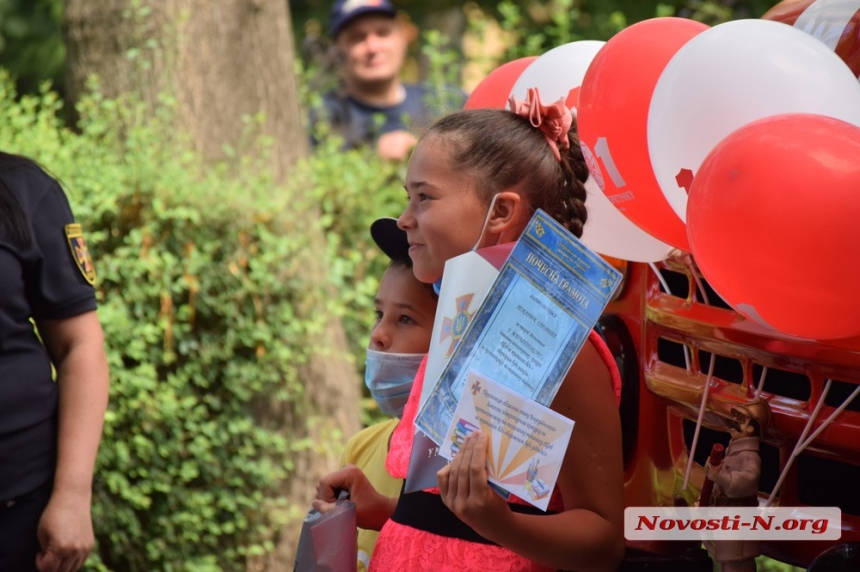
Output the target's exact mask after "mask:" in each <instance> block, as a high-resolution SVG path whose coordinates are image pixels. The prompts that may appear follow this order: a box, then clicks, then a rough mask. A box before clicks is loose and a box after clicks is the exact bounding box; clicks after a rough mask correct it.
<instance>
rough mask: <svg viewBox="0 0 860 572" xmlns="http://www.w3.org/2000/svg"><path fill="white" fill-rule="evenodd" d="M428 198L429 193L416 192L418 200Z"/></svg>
mask: <svg viewBox="0 0 860 572" xmlns="http://www.w3.org/2000/svg"><path fill="white" fill-rule="evenodd" d="M429 199H430V195H428V194H425V193H418V200H419V201H426V200H429Z"/></svg>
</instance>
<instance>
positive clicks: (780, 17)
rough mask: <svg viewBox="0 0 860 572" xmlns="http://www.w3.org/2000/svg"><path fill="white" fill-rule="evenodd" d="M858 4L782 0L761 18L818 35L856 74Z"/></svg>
mask: <svg viewBox="0 0 860 572" xmlns="http://www.w3.org/2000/svg"><path fill="white" fill-rule="evenodd" d="M858 8H860V7H858V6H857V4H856V3H854V2H846V1H845V0H783V2H780V3H779V4H777V5H776V6H774V7H773V8H771V9H770V10H768V11H767V12H765V13H764V16H762V18H763V19H764V20H773V21H775V22H782V23H783V24H788V25H790V26H795V27H796V28H799V29H801V30H803V31H804V32H808V33H809V34H811V35H812V36H814V37H816V38H818V39H819V40H821V41H822V42H824V43H825V44H827V45H828V46H830V48H831V49H832V50H833V51H834V52H836V55H837V56H839V57H840V58H842V61H844V62H845V63H846V64H847V65H848V67H849V68H851V71H852V72H854V75H855V76H857V77H860V9H858Z"/></svg>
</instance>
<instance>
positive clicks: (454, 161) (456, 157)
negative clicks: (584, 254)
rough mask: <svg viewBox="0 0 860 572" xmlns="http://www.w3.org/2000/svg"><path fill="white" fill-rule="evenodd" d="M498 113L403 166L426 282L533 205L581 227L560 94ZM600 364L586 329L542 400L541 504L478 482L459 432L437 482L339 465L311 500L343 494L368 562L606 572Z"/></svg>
mask: <svg viewBox="0 0 860 572" xmlns="http://www.w3.org/2000/svg"><path fill="white" fill-rule="evenodd" d="M511 104H512V105H511V107H512V111H503V110H493V109H479V110H467V111H461V112H458V113H455V114H453V115H449V116H446V117H444V118H442V119H440V120H439V121H437V122H436V123H435V124H434V125H433V126H432V127H431V128H430V130H429V131H428V132H427V133H426V134H425V135H424V136H423V137H422V138H421V139H420V140H419V142H418V145H417V146H416V148H415V150H414V152H413V154H412V157H411V159H410V161H409V167H408V170H407V175H406V185H405V186H406V192H407V195H408V199H409V204H408V206H407V207H406V210H405V211H404V212H403V214H402V215H400V217H399V219H398V225H399V226H400V228H402V229H403V230H405V231H406V234H407V237H408V240H409V244H410V248H409V255H410V257H411V258H412V262H413V271H414V273H415V276H416V277H417V278H418V279H419V280H420V281H422V282H427V283H435V282H438V281H439V280H440V279H441V277H442V271H443V268H444V265H445V261H446V260H448V259H450V258H453V257H455V256H458V255H460V254H463V253H464V252H467V251H469V250H470V249H472V247H473V246H474V245H476V244H477V246H478V247H479V248H483V247H487V246H493V245H496V244H504V243H509V242H513V241H516V240H517V239H518V238H519V236H520V234H521V233H522V232H523V230H524V229H525V227H526V225H527V224H528V222H529V220H530V219H531V216H532V214H533V213H534V211H535V210H536V209H537V208H541V209H543V210H544V211H546V212H547V213H548V214H549V215H551V216H553V217H554V218H555V219H556V220H558V221H559V222H560V223H561V224H563V225H564V226H565V227H566V228H568V229H569V230H570V231H571V232H572V233H573V234H575V235H577V236H579V235H581V233H582V228H583V225H584V223H585V218H586V209H585V196H586V194H585V188H584V186H583V183H584V181H585V180H586V179H587V177H588V169H587V167H586V165H585V161H584V160H583V156H582V152H581V151H580V148H579V142H578V138H577V135H576V132H575V128H574V126H573V120H572V117H571V115H570V112H569V111H568V110H567V109H566V108H565V107H564V103H563V100H561V101H559V102H557V103H556V104H554V105H551V106H546V105H543V104H542V103H541V102H540V98H539V96H538V93H537V90H530V91H529V97H528V99H527V100H526V101H515V100H512V102H511ZM423 376H424V368H423V367H422V368H421V369H419V371H418V374H417V376H416V379H415V383H414V384H413V387H412V393H411V395H410V398H409V401H408V402H407V405H406V408H405V410H404V414H403V418H402V421H401V423H400V425H399V426H398V428H397V430H396V431H395V433H394V435H393V436H392V438H391V443H390V447H389V457H388V460H387V468H388V471H389V473H391V474H392V475H393V476H395V477H404V476H405V475H406V471H407V468H408V465H409V455H410V451H411V447H412V437H413V434H414V419H415V416H416V414H417V409H418V401H419V399H420V395H421V388H422V386H423V381H424V379H423ZM615 376H617V369H615V365H614V362H612V360H611V357H610V356H609V355H608V350H606V347H605V345H603V344H602V342H601V340H600V339H599V337H598V336H597V335H596V334H592V335H591V336H590V337H589V340H588V342H587V343H586V344H585V346H584V347H583V349H582V351H581V352H580V353H579V355H578V356H577V358H576V360H575V361H574V363H573V365H572V366H571V368H570V370H569V372H568V374H567V377H566V378H565V381H564V383H563V384H562V386H561V389H560V390H559V392H558V394H557V395H556V397H555V399H554V401H553V403H552V409H554V410H555V411H557V412H559V413H561V414H562V415H564V416H566V417H568V418H570V419H573V420H574V421H575V422H576V427H575V430H574V431H573V433H572V435H571V439H570V444H569V446H568V449H567V451H566V453H565V457H564V461H563V464H562V467H561V470H560V473H559V477H558V481H557V483H556V489H555V490H554V491H553V495H552V500H551V501H550V504H549V510H548V511H547V512H546V513H543V512H541V511H539V510H537V509H534V507H531V506H529V505H526V503H525V501H520V500H519V499H516V498H515V497H511V499H510V500H509V501H508V502H506V501H505V500H503V499H502V498H501V497H500V496H498V495H497V494H496V493H495V492H493V490H492V489H491V488H490V487H489V485H488V483H487V470H486V462H487V461H486V459H487V447H488V440H487V438H486V436H484V435H481V434H480V433H479V432H476V433H473V434H472V435H470V436H469V437H467V439H466V441H465V443H464V445H463V447H462V448H461V450H460V452H459V453H458V454H457V456H456V457H455V458H454V460H453V461H452V462H451V463H450V464H449V465H447V466H446V467H445V468H443V469H442V470H441V471H439V473H437V479H438V485H439V486H438V488H437V489H429V490H427V491H417V492H415V493H408V494H401V495H400V498H399V499H391V498H388V497H384V496H382V495H379V494H378V493H376V491H374V490H373V488H372V487H371V486H370V485H369V483H368V482H367V479H366V478H365V477H364V475H363V474H362V473H361V471H359V470H358V469H357V468H355V467H351V466H347V467H345V468H343V469H341V470H339V471H336V472H334V473H331V474H330V475H326V476H325V477H323V478H322V479H321V481H320V483H319V486H318V487H317V499H318V500H317V501H315V503H314V504H315V506H316V507H317V508H318V509H320V510H323V511H325V510H326V509H328V507H329V503H331V502H332V501H333V500H334V498H335V496H336V491H337V490H340V489H348V490H349V492H350V498H351V499H352V500H353V501H355V502H356V509H357V517H358V526H359V527H362V528H379V527H381V528H382V530H381V533H380V536H379V539H378V541H377V545H376V549H375V551H374V554H373V556H372V558H371V562H370V570H371V572H374V571H388V570H398V571H400V570H433V571H448V570H450V571H454V570H457V571H462V570H494V571H538V570H541V571H542V570H557V569H564V570H581V571H584V570H615V569H616V568H617V566H618V564H619V563H620V561H621V558H622V555H623V552H624V536H623V503H622V488H623V463H622V455H621V430H620V421H619V416H618V412H617V408H616V401H615V397H614V395H613V392H612V382H613V380H614V379H615Z"/></svg>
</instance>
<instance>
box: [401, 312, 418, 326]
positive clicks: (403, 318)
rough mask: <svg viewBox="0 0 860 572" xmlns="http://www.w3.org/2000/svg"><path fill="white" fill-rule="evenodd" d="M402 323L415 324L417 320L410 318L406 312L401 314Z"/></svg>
mask: <svg viewBox="0 0 860 572" xmlns="http://www.w3.org/2000/svg"><path fill="white" fill-rule="evenodd" d="M400 323H401V324H414V323H415V320H413V319H412V318H410V317H409V316H407V315H405V314H404V315H402V316H400Z"/></svg>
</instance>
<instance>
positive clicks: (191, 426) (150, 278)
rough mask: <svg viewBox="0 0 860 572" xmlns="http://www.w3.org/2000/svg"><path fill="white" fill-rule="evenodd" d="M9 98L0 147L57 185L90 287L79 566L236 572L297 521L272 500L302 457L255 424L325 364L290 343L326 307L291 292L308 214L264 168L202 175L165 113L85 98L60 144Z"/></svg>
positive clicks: (311, 291)
mask: <svg viewBox="0 0 860 572" xmlns="http://www.w3.org/2000/svg"><path fill="white" fill-rule="evenodd" d="M15 99H16V94H15V92H14V89H13V87H12V83H11V81H10V79H9V77H8V76H7V75H5V73H4V75H2V76H0V148H2V149H4V150H7V151H11V152H15V153H21V154H25V155H29V156H32V157H34V158H35V159H36V160H38V161H39V162H40V163H42V164H43V165H45V166H46V167H47V168H48V169H49V170H50V171H51V172H52V173H53V174H54V175H55V176H57V177H58V178H60V179H61V180H62V181H63V183H64V186H65V188H66V189H67V192H68V195H69V198H70V201H71V203H72V205H73V208H74V210H75V212H76V215H77V218H78V219H79V220H80V221H81V222H82V223H83V225H84V228H85V233H86V238H87V240H88V243H89V245H90V250H91V251H92V253H93V256H94V259H95V260H96V269H97V272H98V276H99V278H98V283H97V288H98V298H99V306H100V308H99V317H100V319H101V321H102V324H103V327H104V330H105V336H106V347H107V351H108V359H109V363H110V367H111V401H110V406H109V410H108V412H107V415H106V419H105V430H104V438H103V442H102V446H101V448H100V451H99V457H98V462H97V472H96V481H95V486H94V509H93V510H94V521H95V528H96V533H97V537H98V538H97V540H98V547H97V552H96V554H95V555H94V556H93V558H91V560H90V564H89V569H91V570H114V571H117V572H119V571H122V572H135V571H151V570H165V571H189V572H190V571H192V570H195V571H201V570H244V567H245V557H246V555H249V554H259V553H263V552H265V551H266V550H268V549H269V548H270V546H271V544H270V540H271V538H272V537H273V535H274V532H275V531H277V530H279V528H280V524H281V522H282V521H283V518H284V516H285V515H286V513H287V511H288V510H290V509H292V511H293V512H294V513H295V512H296V510H297V507H287V506H284V503H283V502H282V501H279V500H276V499H277V494H278V491H279V486H280V485H281V484H282V483H283V482H284V480H286V479H289V477H290V474H291V471H292V469H293V467H292V464H291V453H292V452H293V451H294V450H295V449H297V448H299V447H306V446H307V445H308V444H307V443H304V442H302V441H300V440H299V439H294V438H292V437H291V436H292V435H293V433H292V432H291V431H290V428H289V427H286V426H279V425H280V424H278V423H269V424H267V425H265V426H263V425H262V424H261V422H260V419H261V417H260V415H258V414H259V412H261V411H269V410H273V409H275V410H277V409H281V410H283V411H284V412H286V418H287V420H289V416H290V414H291V413H293V412H295V411H296V409H297V408H298V407H300V405H299V398H300V397H301V395H302V387H301V383H300V381H301V380H299V379H298V377H297V374H298V366H299V365H301V364H302V363H305V362H306V361H307V359H308V356H309V353H310V352H311V351H325V349H324V348H308V347H307V344H306V339H307V334H308V332H309V331H310V330H311V329H314V328H319V327H320V326H321V324H322V321H323V317H324V316H326V315H327V314H328V313H329V311H331V310H332V309H333V306H336V305H337V304H338V301H337V300H334V301H332V300H326V299H325V298H323V297H322V295H321V294H322V292H323V290H324V287H322V286H324V285H321V284H320V283H319V282H316V283H313V282H310V281H308V280H306V279H303V278H302V276H303V268H304V267H305V266H306V265H307V262H308V261H309V256H313V255H316V256H319V253H316V254H314V253H312V251H311V249H310V245H309V243H308V240H307V237H309V236H311V235H313V233H314V232H317V230H316V229H315V227H313V225H314V224H316V217H314V216H307V214H306V213H308V212H309V211H308V209H307V208H306V207H307V203H306V200H307V199H304V198H302V196H301V195H300V194H299V193H298V192H297V191H296V189H295V188H294V187H279V186H276V185H274V184H273V182H272V180H271V179H270V177H269V176H267V175H266V173H267V172H268V170H267V169H265V168H264V167H263V165H264V163H265V157H261V158H260V159H259V160H258V161H256V160H252V159H250V158H238V159H237V164H236V165H231V166H227V165H223V166H219V167H216V168H214V169H211V170H209V171H204V170H202V169H201V168H200V165H202V162H201V161H200V160H199V159H198V157H196V156H195V154H194V153H192V152H190V151H187V150H185V149H187V146H185V145H184V144H183V142H182V141H181V140H180V139H179V138H178V137H177V136H174V135H173V134H172V131H171V127H170V122H169V121H170V109H169V106H165V107H164V108H163V109H164V110H165V111H164V112H163V113H162V114H161V115H160V116H156V117H153V116H151V115H148V114H146V113H145V112H144V108H143V106H141V105H139V104H136V103H135V102H133V101H128V100H126V101H111V100H107V99H102V98H100V97H98V96H93V97H91V98H90V99H88V100H87V101H85V102H84V103H83V104H82V105H81V106H80V111H81V115H82V118H83V120H82V123H81V133H80V134H75V133H72V132H70V131H69V130H67V129H65V128H64V127H63V126H62V125H60V124H59V122H58V120H57V111H58V109H59V107H60V105H61V102H60V100H59V99H58V98H57V96H56V95H55V94H53V93H51V92H49V91H47V90H43V92H42V93H41V94H40V95H38V96H24V97H22V98H21V99H20V101H19V102H16V101H15ZM355 164H356V166H358V165H359V164H360V161H358V160H356V161H355ZM237 168H238V169H237ZM317 168H319V167H317ZM365 169H367V167H366V165H365ZM334 172H337V171H336V170H335V171H334ZM341 206H342V207H344V208H346V207H347V206H349V203H348V202H344V203H342V205H341ZM310 212H312V211H310ZM332 224H333V223H332ZM346 226H347V225H342V224H341V225H340V226H338V228H341V227H343V228H344V232H352V231H351V229H350V230H347V229H346ZM345 242H349V241H348V239H345ZM357 252H358V251H357ZM355 256H358V254H356V255H354V257H355ZM342 273H343V274H344V275H347V274H350V272H349V271H347V270H343V271H342ZM359 295H360V293H358V292H356V293H355V296H356V298H358V297H359ZM365 303H366V302H365ZM299 414H300V415H307V412H302V411H299ZM270 417H273V416H270ZM334 437H339V436H333V438H334ZM314 445H315V446H316V447H319V448H323V449H324V448H329V449H335V448H337V447H339V444H337V445H336V444H334V443H315V444H314ZM305 509H306V507H301V512H304V510H305Z"/></svg>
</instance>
